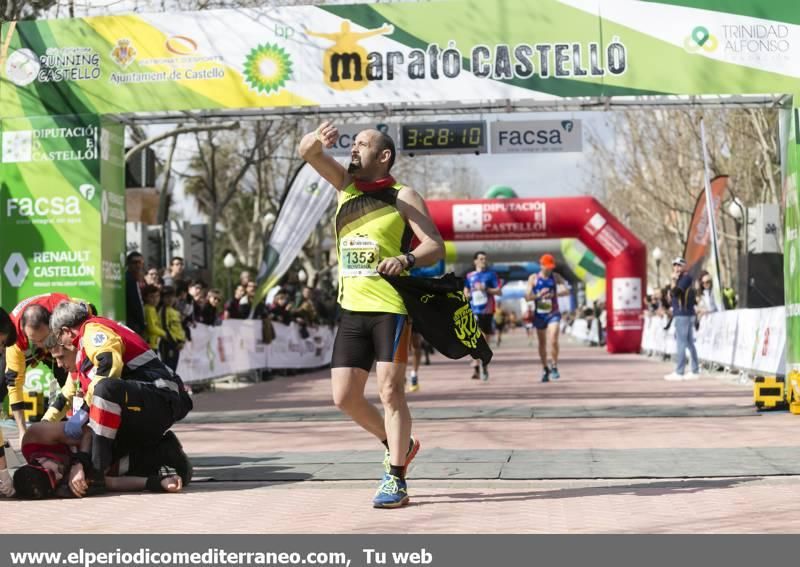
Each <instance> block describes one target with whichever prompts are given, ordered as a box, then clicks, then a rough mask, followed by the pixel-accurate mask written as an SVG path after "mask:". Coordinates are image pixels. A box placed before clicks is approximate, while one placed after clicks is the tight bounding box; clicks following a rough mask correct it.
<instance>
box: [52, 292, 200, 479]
mask: <svg viewBox="0 0 800 567" xmlns="http://www.w3.org/2000/svg"><path fill="white" fill-rule="evenodd" d="M50 328H51V329H52V331H53V333H54V334H55V335H56V338H57V340H58V342H59V344H60V345H61V346H63V347H64V348H66V349H67V350H70V351H76V350H77V351H78V359H77V362H76V364H77V369H78V374H79V377H80V378H81V381H82V384H81V386H82V388H81V389H82V391H83V393H84V399H85V402H86V404H87V406H88V407H89V412H88V416H86V418H87V419H88V422H89V428H90V429H91V431H92V437H91V440H92V444H91V458H92V460H91V462H92V467H93V468H94V470H95V471H99V472H101V473H105V472H106V471H107V470H108V467H109V466H110V465H111V462H112V460H113V449H114V447H115V446H122V447H125V448H127V449H130V450H134V449H136V448H139V447H146V446H148V445H155V444H156V443H158V441H159V440H160V439H161V437H162V436H163V435H164V433H165V432H166V431H167V430H168V429H169V428H170V427H171V426H172V424H173V423H175V422H176V421H179V420H181V419H183V418H184V417H185V416H186V414H187V413H189V411H191V409H192V401H191V399H190V398H189V396H188V394H187V393H186V391H185V388H184V385H183V381H182V380H181V379H180V377H178V376H177V375H176V374H175V373H174V372H173V371H172V370H171V369H170V368H168V367H167V366H166V365H165V364H164V363H163V362H162V361H161V360H159V358H158V356H157V355H156V354H155V353H154V352H153V351H152V350H150V347H149V345H148V344H147V343H146V342H145V340H144V339H143V338H142V337H140V336H139V335H137V334H136V333H134V332H133V331H131V330H130V329H128V328H127V327H125V326H124V325H121V324H119V323H116V322H114V321H111V320H109V319H104V318H102V317H92V316H90V315H89V313H88V311H87V310H86V308H85V306H83V305H78V304H74V303H67V302H64V303H61V304H59V305H58V307H56V309H55V310H54V311H53V315H52V317H51V318H50ZM120 378H121V379H120ZM80 416H81V412H76V413H73V417H72V418H70V423H71V422H73V421H74V420H80V419H81V417H80Z"/></svg>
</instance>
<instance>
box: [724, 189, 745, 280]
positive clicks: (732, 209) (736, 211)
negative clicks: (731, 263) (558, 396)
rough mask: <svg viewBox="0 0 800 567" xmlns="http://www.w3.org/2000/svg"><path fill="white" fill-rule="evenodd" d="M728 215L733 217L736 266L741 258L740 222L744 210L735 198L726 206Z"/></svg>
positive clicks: (743, 215)
mask: <svg viewBox="0 0 800 567" xmlns="http://www.w3.org/2000/svg"><path fill="white" fill-rule="evenodd" d="M728 214H729V215H730V216H731V217H733V222H734V224H735V225H736V262H737V265H738V263H739V262H740V261H741V258H742V221H744V218H745V210H744V205H743V204H742V202H741V201H740V200H739V199H737V198H736V197H734V198H733V199H732V200H731V202H730V204H729V205H728Z"/></svg>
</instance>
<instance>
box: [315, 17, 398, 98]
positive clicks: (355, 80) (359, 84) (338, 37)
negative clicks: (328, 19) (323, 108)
mask: <svg viewBox="0 0 800 567" xmlns="http://www.w3.org/2000/svg"><path fill="white" fill-rule="evenodd" d="M392 33H394V26H391V25H386V24H384V25H383V27H380V28H376V29H373V30H366V31H363V32H355V31H352V28H351V23H350V21H349V20H344V21H343V22H342V25H341V27H340V28H339V31H338V32H331V33H323V32H314V31H311V30H306V35H308V36H309V37H319V38H322V39H328V40H330V41H332V42H333V45H331V46H330V47H329V48H328V49H327V50H325V53H324V54H323V56H322V58H323V64H322V69H323V73H324V74H325V77H324V78H325V83H326V84H327V85H328V86H329V87H330V88H332V89H335V90H337V91H357V90H360V89H363V88H364V87H366V86H367V83H368V80H367V78H366V74H365V70H366V62H367V50H366V49H364V48H363V47H362V46H360V45H358V42H359V41H361V40H362V39H366V38H368V37H372V36H376V35H386V34H392Z"/></svg>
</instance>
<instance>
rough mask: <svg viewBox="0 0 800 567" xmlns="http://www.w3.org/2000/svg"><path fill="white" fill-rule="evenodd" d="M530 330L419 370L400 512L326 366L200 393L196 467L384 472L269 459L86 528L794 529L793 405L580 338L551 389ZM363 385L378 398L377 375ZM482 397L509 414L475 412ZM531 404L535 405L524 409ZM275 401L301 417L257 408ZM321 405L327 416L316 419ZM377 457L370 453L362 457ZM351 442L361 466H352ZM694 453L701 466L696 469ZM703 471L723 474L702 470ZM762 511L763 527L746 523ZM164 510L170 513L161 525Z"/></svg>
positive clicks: (799, 483) (798, 517)
mask: <svg viewBox="0 0 800 567" xmlns="http://www.w3.org/2000/svg"><path fill="white" fill-rule="evenodd" d="M525 342H526V341H525V339H524V337H522V336H521V335H517V336H512V337H511V338H510V340H508V339H507V342H506V344H505V345H504V346H503V347H502V348H501V349H500V350H499V351H498V353H497V357H496V362H495V363H493V365H492V375H491V380H490V381H489V383H486V384H483V383H480V382H474V381H470V380H469V378H468V374H469V372H468V370H466V366H467V365H466V363H465V362H464V361H455V362H454V361H445V360H442V358H441V357H434V359H433V365H432V366H430V367H423V375H422V390H421V391H420V392H419V393H417V394H413V395H411V403H412V407H414V408H415V410H416V411H417V413H418V414H420V412H421V416H420V418H418V419H417V421H416V422H415V431H416V432H417V433H418V434H419V435H420V436H421V437H422V439H423V445H424V446H423V451H422V452H421V453H420V457H419V463H418V465H417V471H419V472H420V475H419V476H420V477H431V478H419V477H417V478H414V477H413V475H412V480H411V481H410V493H411V495H412V502H413V503H412V505H411V506H409V507H408V508H406V509H404V510H402V511H384V510H373V509H371V508H370V506H369V504H370V499H371V495H372V492H373V490H374V488H375V486H376V481H377V475H378V474H379V465H378V464H377V461H378V460H379V459H380V457H381V454H380V453H381V452H380V446H377V447H376V444H377V443H376V441H375V440H373V439H370V437H369V436H368V435H367V434H365V433H363V432H362V431H360V430H359V429H358V428H357V427H355V426H353V425H352V424H350V423H348V422H347V421H342V420H339V419H336V418H334V417H330V416H329V417H324V416H325V415H326V412H327V413H328V414H329V413H330V410H331V403H330V393H329V382H328V379H327V373H326V372H317V373H311V374H308V375H303V376H294V377H281V378H277V379H275V380H272V381H269V382H265V383H261V384H256V385H253V386H250V387H248V388H242V389H238V390H226V391H217V392H213V393H202V394H198V395H197V396H196V398H195V399H196V411H197V414H196V416H195V417H197V416H201V415H202V414H205V416H203V417H204V419H203V420H200V421H203V423H184V424H180V425H178V426H177V427H176V431H177V432H178V434H179V436H180V437H181V439H182V440H183V442H184V445H185V446H186V448H187V451H188V452H189V453H190V454H191V455H192V456H195V457H197V462H198V476H199V477H200V478H204V477H203V471H204V470H205V471H206V472H208V471H209V470H214V469H217V470H221V471H223V472H224V471H228V473H229V474H228V478H230V471H231V470H234V471H239V470H244V469H247V468H252V469H256V468H257V466H256V465H258V459H261V460H262V463H261V468H262V469H268V470H270V471H271V472H273V473H275V474H277V475H278V476H277V477H276V478H281V477H280V475H279V473H280V468H281V467H286V466H287V465H292V464H302V463H297V462H296V461H298V460H300V461H302V460H305V461H306V462H305V464H314V463H309V460H311V461H320V460H323V461H326V460H330V461H332V462H331V463H329V464H330V465H331V466H339V467H343V466H345V465H354V467H353V472H352V473H350V474H349V476H350V477H356V478H362V477H366V478H369V475H368V474H367V475H364V473H363V471H364V470H365V467H367V470H368V469H369V468H370V467H371V468H375V469H376V472H377V474H376V476H375V480H370V481H361V480H307V479H310V478H313V474H309V475H308V476H303V475H298V474H296V472H297V471H294V473H292V472H291V471H290V472H289V473H287V474H286V475H284V477H283V478H284V480H282V481H268V480H264V478H263V477H264V476H265V475H264V474H263V471H261V472H259V471H257V470H251V471H244V472H240V473H239V472H237V473H235V474H234V476H235V475H236V474H238V477H239V478H242V479H243V480H240V481H238V482H226V481H206V482H196V483H194V484H193V485H192V486H191V487H189V489H188V490H187V491H186V492H185V493H184V494H179V495H152V494H143V495H139V494H136V495H110V496H105V497H98V498H93V499H89V500H86V501H85V502H83V503H82V505H81V508H82V510H84V511H85V514H82V516H83V518H84V520H85V524H84V521H82V522H81V525H82V527H83V529H85V530H86V531H87V532H94V531H97V532H108V533H117V532H130V531H136V532H158V533H162V532H174V533H214V532H226V533H252V532H257V533H330V532H336V533H353V532H374V533H378V532H392V533H394V532H398V531H399V532H413V533H422V532H424V533H440V532H444V533H464V532H467V533H472V532H479V533H482V532H483V533H492V532H503V533H506V532H507V533H521V532H525V533H554V532H557V533H596V532H646V533H675V532H689V533H720V532H737V533H739V532H742V533H744V532H753V531H755V532H764V531H778V532H800V513H798V512H797V508H798V505H796V504H794V501H793V495H794V493H795V492H796V491H797V490H798V489H799V488H800V478H799V477H798V476H795V475H796V474H797V471H796V470H795V465H794V462H793V456H794V455H795V454H798V451H800V443H798V442H796V441H795V439H794V437H793V436H792V435H791V431H792V425H793V424H797V423H800V421H798V418H796V417H795V416H791V415H789V414H787V413H777V414H756V413H754V412H752V411H751V403H752V402H751V397H750V396H751V391H750V390H749V388H748V387H747V386H743V385H740V384H737V383H736V382H735V381H734V380H731V379H725V378H715V377H706V378H704V379H702V380H699V381H697V382H678V383H672V382H665V381H664V380H662V378H661V377H662V376H663V374H665V373H666V372H668V371H669V370H670V367H669V365H667V364H664V363H660V362H654V361H651V360H647V359H645V358H643V357H639V356H632V355H631V356H628V355H622V356H614V357H611V356H608V355H606V354H605V353H603V352H602V351H600V350H598V349H590V348H585V347H579V346H574V345H573V346H568V347H567V348H565V349H564V353H563V362H562V365H561V366H562V367H561V371H562V375H563V378H562V380H561V381H559V382H555V383H550V384H541V383H539V382H538V381H536V379H535V378H536V375H537V374H538V372H537V370H538V366H537V365H536V364H535V362H534V351H533V349H531V348H529V347H527V345H526V344H525ZM369 392H370V395H372V396H373V397H374V395H375V387H374V383H371V384H370V386H369ZM687 407H691V408H695V411H693V412H690V415H692V416H691V417H663V416H668V415H679V414H680V413H681V412H682V411H684V410H685V408H687ZM485 408H499V409H502V410H503V411H505V412H506V414H507V415H506V417H505V418H502V419H499V418H497V417H496V416H486V415H481V412H482V411H484V410H485ZM509 408H512V409H513V408H516V409H514V410H513V411H512V410H511V409H509ZM523 408H528V409H530V408H533V410H532V411H530V412H528V414H525V413H524V412H522V413H519V412H520V411H521V409H523ZM536 408H539V410H538V412H537V410H536ZM611 409H613V410H615V411H610V410H611ZM545 410H551V412H554V413H551V415H553V416H554V417H548V416H547V411H545ZM555 410H558V411H555ZM226 411H241V412H248V411H250V412H252V413H249V414H248V413H241V414H237V419H236V420H234V421H231V420H226V419H222V418H219V419H214V418H213V415H214V414H220V415H222V414H223V413H224V412H226ZM726 411H727V412H729V413H730V415H727V416H725V412H726ZM270 412H283V414H284V415H283V417H284V418H289V419H291V420H289V421H286V420H282V421H279V420H274V419H271V418H269V416H267V417H268V419H265V418H264V416H263V414H269V413H270ZM314 412H316V413H317V414H318V416H320V415H321V416H323V417H322V418H319V420H318V419H315V418H314V415H313V414H314ZM426 412H427V416H426ZM448 412H450V414H454V416H453V417H449V418H448V417H447V415H448ZM515 412H516V413H515ZM731 412H732V413H731ZM306 414H308V415H306ZM258 415H261V417H260V418H258ZM275 415H276V414H273V415H272V417H275ZM459 415H460V416H461V417H459ZM564 415H572V416H574V417H564ZM292 416H294V418H292ZM659 416H662V417H659ZM703 449H707V451H702V450H703ZM637 451H638V452H637ZM337 452H338V453H337ZM373 452H374V454H375V464H371V463H369V462H366V463H365V462H362V461H369V458H370V457H369V456H370V454H372V453H373ZM503 452H507V453H508V455H509V457H508V458H507V459H506V460H505V464H506V465H510V464H512V463H514V459H513V458H512V455H513V454H514V452H516V453H517V455H518V456H519V455H521V456H525V455H528V456H529V458H530V460H529V461H528V462H530V463H531V464H530V466H528V465H526V464H525V460H524V459H523V460H521V461H519V463H518V466H517V467H516V468H517V470H519V471H521V473H520V475H519V476H520V477H521V478H520V479H519V480H503V479H501V478H497V477H492V478H489V479H465V480H457V478H459V476H460V477H461V478H463V477H464V475H463V471H464V470H466V469H468V468H469V464H470V459H473V458H475V455H479V456H480V455H483V457H480V458H482V459H483V460H484V461H487V460H488V461H491V460H492V458H494V457H492V458H487V457H486V455H494V456H495V457H497V459H496V460H498V461H502V458H500V457H498V455H501V454H504V453H503ZM526 452H527V453H526ZM426 454H427V457H426ZM345 455H350V456H345ZM353 455H357V456H358V458H357V459H355V460H356V461H357V462H355V463H348V462H347V461H351V460H354V458H353ZM436 455H440V456H441V458H436ZM548 455H550V456H552V458H551V459H548V458H547V457H548ZM222 456H227V460H226V459H222V460H220V457H222ZM267 458H269V459H270V460H269V461H266V460H265V459H267ZM214 459H217V460H216V461H215V460H214ZM248 459H249V461H248ZM253 459H255V460H253ZM426 460H427V461H428V462H427V463H426ZM437 460H438V465H446V466H444V467H441V466H440V467H439V469H436V467H433V469H431V472H427V473H426V472H425V468H424V467H425V466H428V467H429V468H430V467H432V466H433V464H434V461H437ZM292 461H295V462H294V463H292ZM225 463H228V464H227V465H226V464H225ZM265 463H266V465H267V466H263V465H264V464H265ZM691 463H695V464H697V463H700V464H703V465H704V467H705V468H702V467H701V468H700V469H693V470H692V469H691V467H690V466H689V465H690V464H691ZM776 463H777V464H776ZM438 465H437V466H438ZM706 465H707V466H706ZM778 465H780V466H783V467H784V468H783V469H781V468H780V467H779V466H778ZM448 467H450V468H449V469H448ZM543 467H544V468H543ZM547 467H549V468H550V470H554V471H556V474H555V475H554V476H555V478H549V479H546V480H531V479H530V478H525V477H536V475H537V474H538V476H539V478H544V476H545V475H543V474H542V471H544V470H545V469H546V468H547ZM608 467H612V469H613V470H614V471H616V472H615V475H616V474H619V471H620V470H622V471H623V473H622V476H615V478H614V479H613V480H609V479H608V478H594V477H593V474H597V475H598V476H602V475H607V474H609V473H608V472H607V471H608V470H609V468H608ZM626 467H628V468H630V472H629V473H627V474H629V475H630V476H629V477H626V476H625V474H626V473H625V472H624V471H625V470H626ZM636 467H639V469H646V470H649V471H650V472H649V473H648V475H644V476H650V475H655V476H657V477H658V476H659V474H663V475H664V477H670V476H673V477H674V476H679V477H681V478H648V479H645V478H632V477H635V476H640V475H638V474H637V471H636V470H634V469H635V468H636ZM681 467H683V470H682V469H681ZM770 467H772V468H770ZM593 468H594V469H596V470H593ZM284 470H289V468H288V467H287V468H286V469H284ZM662 471H663V473H662ZM709 471H711V473H712V474H713V476H715V477H717V478H708V477H707V476H706V475H708V474H709ZM578 472H580V473H581V474H577V473H578ZM639 472H641V471H639ZM677 473H682V474H677ZM248 475H249V476H248ZM211 476H213V475H206V476H205V478H210V477H211ZM218 476H220V477H221V478H225V474H221V473H220V474H218ZM344 476H348V475H344ZM467 476H469V475H467ZM473 476H474V475H473ZM576 476H578V477H580V478H577V479H575V478H574V477H576ZM567 477H570V478H572V479H569V478H567ZM248 478H254V479H257V481H256V482H253V481H250V480H247V479H248ZM0 506H2V507H3V509H4V511H5V512H7V513H9V514H10V516H7V517H9V518H10V521H9V522H7V523H6V524H5V525H4V527H6V528H8V530H9V531H10V532H13V533H17V532H30V531H37V532H57V531H60V530H61V529H62V528H63V522H62V521H60V520H59V519H58V518H57V517H53V516H51V514H52V513H53V512H54V511H55V510H56V509H57V507H58V506H59V504H58V503H57V502H25V503H23V502H16V501H11V502H0ZM62 509H63V508H62ZM70 509H72V508H70ZM765 514H769V522H768V523H762V524H759V523H757V522H756V521H755V520H754V518H757V517H764V515H765ZM164 517H169V518H170V521H169V523H168V524H167V525H166V526H165V522H164V521H163V518H164ZM92 518H104V519H103V520H93V519H92ZM107 518H119V519H120V520H117V521H114V522H110V521H108V520H107ZM121 518H124V520H121Z"/></svg>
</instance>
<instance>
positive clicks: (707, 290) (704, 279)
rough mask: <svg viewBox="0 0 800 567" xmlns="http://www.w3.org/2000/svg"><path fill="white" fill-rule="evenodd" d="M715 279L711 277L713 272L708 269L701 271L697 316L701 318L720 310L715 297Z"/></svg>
mask: <svg viewBox="0 0 800 567" xmlns="http://www.w3.org/2000/svg"><path fill="white" fill-rule="evenodd" d="M713 281H714V280H713V279H712V278H711V274H709V273H708V272H706V271H703V272H701V273H700V279H699V280H698V283H699V285H698V290H697V297H698V302H697V317H698V318H701V317H704V316H705V315H708V314H709V313H714V312H715V311H719V307H717V302H716V300H715V299H714V292H713V289H714V284H713Z"/></svg>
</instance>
